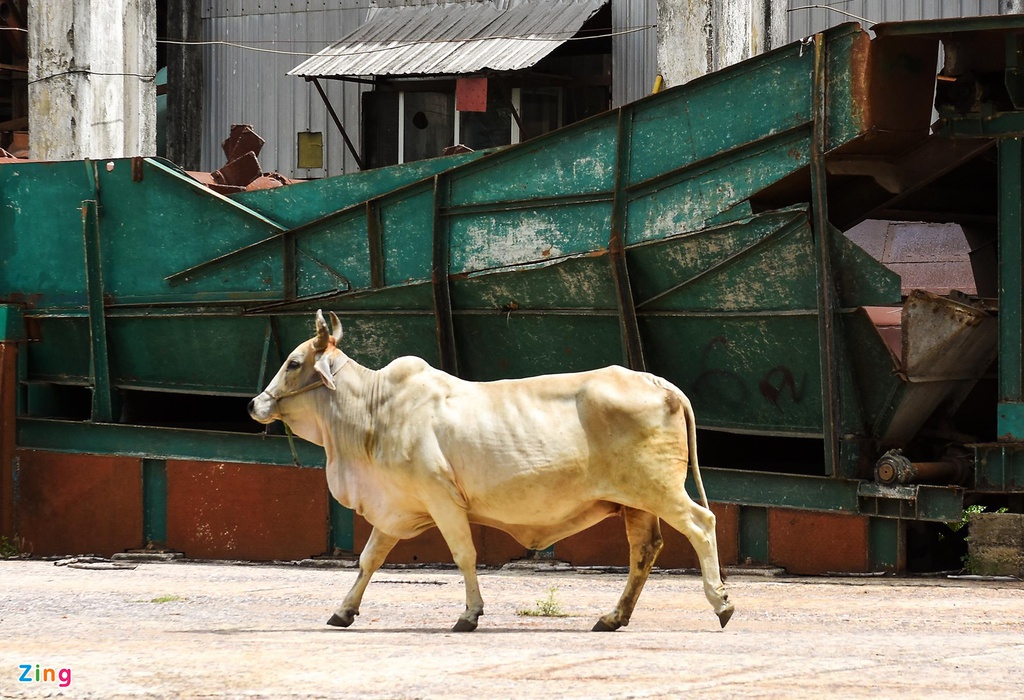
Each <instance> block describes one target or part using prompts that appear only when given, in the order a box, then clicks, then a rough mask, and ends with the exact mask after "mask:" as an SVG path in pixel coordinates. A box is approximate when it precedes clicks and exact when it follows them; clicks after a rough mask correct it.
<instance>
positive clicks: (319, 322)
mask: <svg viewBox="0 0 1024 700" xmlns="http://www.w3.org/2000/svg"><path fill="white" fill-rule="evenodd" d="M330 337H331V329H330V327H329V326H328V325H327V321H326V320H324V312H323V311H321V310H320V309H317V311H316V338H315V339H314V340H313V349H314V350H316V351H317V352H323V351H324V350H326V349H327V344H328V343H329V342H330V341H329V338H330Z"/></svg>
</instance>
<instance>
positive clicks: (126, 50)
mask: <svg viewBox="0 0 1024 700" xmlns="http://www.w3.org/2000/svg"><path fill="white" fill-rule="evenodd" d="M28 71H29V90H28V91H29V124H30V128H31V135H30V141H29V147H30V153H31V157H32V158H40V159H43V160H75V159H79V158H118V157H126V156H139V155H142V156H150V155H155V154H156V83H155V79H154V75H155V73H156V0H105V1H104V2H94V1H92V0H47V2H40V3H33V6H32V17H31V21H30V22H29V64H28Z"/></svg>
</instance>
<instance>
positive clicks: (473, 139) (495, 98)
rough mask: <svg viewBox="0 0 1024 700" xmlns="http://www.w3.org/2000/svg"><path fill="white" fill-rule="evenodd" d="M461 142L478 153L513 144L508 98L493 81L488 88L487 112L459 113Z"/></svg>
mask: <svg viewBox="0 0 1024 700" xmlns="http://www.w3.org/2000/svg"><path fill="white" fill-rule="evenodd" d="M459 142H460V143H464V144H465V145H467V146H469V147H470V148H472V149H473V150H476V151H479V150H480V149H483V148H491V147H493V146H507V145H508V144H510V143H512V112H511V108H510V105H509V102H508V97H506V96H505V93H504V92H503V91H502V90H500V89H499V88H498V87H497V85H495V83H494V81H493V80H492V81H490V84H489V85H488V86H487V111H486V112H459Z"/></svg>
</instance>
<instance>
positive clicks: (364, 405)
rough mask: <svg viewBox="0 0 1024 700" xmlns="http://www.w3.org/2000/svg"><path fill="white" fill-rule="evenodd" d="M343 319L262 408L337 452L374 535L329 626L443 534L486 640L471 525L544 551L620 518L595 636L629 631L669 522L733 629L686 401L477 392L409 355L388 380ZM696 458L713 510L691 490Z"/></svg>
mask: <svg viewBox="0 0 1024 700" xmlns="http://www.w3.org/2000/svg"><path fill="white" fill-rule="evenodd" d="M330 317H331V322H332V325H333V330H332V328H331V326H328V324H327V322H326V321H325V320H324V316H323V314H322V313H321V312H319V311H318V312H317V315H316V337H315V338H313V339H312V340H309V341H307V342H305V343H302V344H301V345H299V346H298V347H297V348H296V349H295V350H294V351H293V352H292V353H291V354H290V355H289V356H288V359H287V360H286V361H285V363H284V365H283V366H282V367H281V369H280V370H279V371H278V373H277V375H276V376H275V377H274V378H273V380H272V381H271V382H270V385H269V386H268V387H267V388H266V390H265V391H264V392H263V393H262V394H260V395H259V396H257V397H256V398H254V399H253V400H252V401H251V402H250V404H249V413H250V415H251V416H252V417H253V418H254V419H255V420H257V421H259V422H260V423H270V422H272V421H274V420H283V421H285V422H286V423H287V424H288V425H289V426H290V428H291V429H292V431H293V432H294V433H295V434H296V435H299V436H300V437H302V438H305V439H306V440H309V441H310V442H313V443H315V444H317V445H322V446H323V447H324V449H325V450H326V452H327V484H328V487H329V488H330V491H331V495H333V496H334V498H336V499H337V500H338V502H340V503H341V504H342V505H344V506H346V507H348V508H352V509H353V510H355V511H356V512H357V513H359V514H360V515H362V516H363V517H365V518H366V520H367V521H368V522H370V523H371V524H372V525H373V531H372V532H371V534H370V538H369V541H368V542H367V543H366V548H365V549H363V552H362V554H361V555H360V557H359V575H358V577H357V578H356V581H355V584H354V585H353V586H352V589H351V590H350V591H349V592H348V595H347V596H345V600H344V601H343V602H342V604H341V607H340V608H338V610H337V612H335V614H334V615H333V616H332V617H331V619H330V620H329V621H328V624H330V625H335V626H339V627H348V626H349V625H350V624H352V622H353V620H354V619H355V616H356V615H358V614H359V603H360V601H361V600H362V597H363V592H364V591H365V590H366V586H367V584H368V583H369V581H370V577H371V576H372V575H373V573H374V572H375V571H376V570H377V569H378V568H380V566H381V564H383V563H384V559H385V558H386V557H387V555H388V552H390V551H391V549H392V547H394V546H395V544H396V543H397V542H398V541H399V540H401V539H407V538H410V537H415V536H416V535H418V534H420V533H421V532H423V531H424V530H427V529H429V528H431V527H434V526H436V527H437V528H438V529H439V530H440V531H441V534H442V535H443V536H444V539H445V542H447V544H448V546H449V548H450V549H451V552H452V557H453V558H454V560H455V563H456V565H457V566H458V567H459V571H461V572H462V576H463V578H464V580H465V584H466V611H465V612H464V613H463V614H462V615H461V616H460V617H459V620H458V622H457V623H456V624H455V627H454V631H457V632H463V631H472V630H474V629H476V626H477V620H478V618H479V617H480V615H481V614H483V599H482V598H481V597H480V590H479V586H478V583H477V575H476V549H475V547H474V545H473V538H472V536H471V533H470V523H480V524H482V525H488V526H491V527H495V528H498V529H500V530H504V531H505V532H507V533H509V534H510V535H511V536H512V537H514V538H515V539H516V540H518V541H519V542H520V543H522V544H523V545H524V546H526V547H528V548H529V549H544V548H546V547H549V546H550V545H551V544H553V543H555V542H557V541H558V540H560V539H562V538H564V537H568V536H569V535H572V534H574V533H577V532H580V531H581V530H584V529H586V528H588V527H590V526H591V525H594V524H595V523H597V522H599V521H601V520H603V519H604V518H607V517H609V516H613V515H621V516H622V517H623V519H624V520H625V523H626V537H627V539H628V541H629V549H630V567H629V578H628V581H627V583H626V589H625V591H624V592H623V594H622V597H621V598H620V599H619V602H618V605H617V606H616V607H615V609H614V610H613V611H612V612H610V613H608V614H607V615H604V616H602V617H601V618H600V619H599V620H598V622H597V624H596V625H595V626H594V630H598V631H611V630H615V629H618V628H619V627H621V626H623V625H627V624H629V618H630V615H631V614H632V612H633V608H634V606H635V605H636V600H637V597H638V596H639V595H640V590H641V589H642V588H643V585H644V582H645V581H646V580H647V576H648V574H649V573H650V570H651V567H652V566H653V565H654V560H655V557H657V555H658V552H659V551H660V550H661V547H662V538H661V531H660V525H659V520H658V518H659V517H660V518H664V519H665V520H666V521H667V522H668V523H669V524H670V525H671V526H672V527H674V528H675V529H677V530H679V531H680V532H681V533H682V534H683V535H685V536H686V537H687V538H688V539H689V541H690V542H691V543H692V544H693V547H694V549H695V550H696V551H697V556H698V557H699V559H700V566H701V571H702V572H703V578H704V594H705V596H707V599H708V601H710V603H711V605H712V606H714V609H715V612H716V613H717V615H718V618H719V620H720V622H721V624H722V627H725V624H726V623H727V622H728V621H729V618H730V617H732V613H733V604H732V603H731V602H730V601H729V598H728V595H727V594H726V592H725V586H724V585H723V584H722V579H721V573H720V568H719V562H718V543H717V540H716V538H715V516H714V514H712V512H711V511H710V510H708V509H707V498H706V496H705V495H704V486H703V484H702V483H701V478H700V471H699V469H698V466H697V453H696V437H695V428H694V419H693V409H692V408H691V406H690V402H689V400H688V399H687V398H686V396H684V395H683V393H682V392H681V391H679V389H677V388H676V387H674V386H673V385H671V384H670V383H668V382H667V381H665V380H663V379H660V378H658V377H655V376H653V375H650V374H641V373H637V372H633V371H630V370H627V369H623V368H621V367H606V368H604V369H599V370H593V371H590V372H580V373H578V374H557V375H549V376H541V377H534V378H529V379H515V380H506V381H496V382H467V381H463V380H461V379H458V378H456V377H453V376H451V375H449V374H446V373H445V372H442V371H440V370H437V369H434V368H432V367H431V366H430V365H428V364H427V363H426V362H425V361H423V360H421V359H419V358H416V357H401V358H398V359H397V360H395V361H393V362H392V363H390V364H389V365H388V366H387V367H385V368H383V369H381V370H376V371H375V370H371V369H367V368H366V367H363V366H361V365H359V364H358V363H356V362H355V361H353V360H352V359H351V358H350V357H349V356H348V355H346V354H345V353H344V352H343V351H342V350H341V348H340V347H338V345H339V343H340V342H341V337H342V329H341V323H340V322H339V321H338V318H337V316H335V315H334V314H333V313H331V315H330ZM687 455H689V457H690V459H691V460H692V463H693V471H694V477H695V481H696V483H697V487H698V489H699V490H700V494H701V498H702V499H703V501H704V506H703V507H702V506H700V505H698V504H696V503H694V502H693V501H692V500H691V499H690V497H689V496H688V495H687V493H686V490H685V489H684V487H683V483H684V481H685V480H686V469H687Z"/></svg>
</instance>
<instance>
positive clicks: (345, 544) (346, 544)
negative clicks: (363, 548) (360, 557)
mask: <svg viewBox="0 0 1024 700" xmlns="http://www.w3.org/2000/svg"><path fill="white" fill-rule="evenodd" d="M330 504H331V506H330V508H331V514H330V527H331V534H330V549H331V550H332V551H333V550H335V549H340V550H342V551H345V552H352V551H355V548H356V532H355V513H353V512H352V511H351V510H350V509H348V508H346V507H344V506H343V505H341V504H340V503H338V502H337V501H336V500H334V499H333V498H331V499H330Z"/></svg>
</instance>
